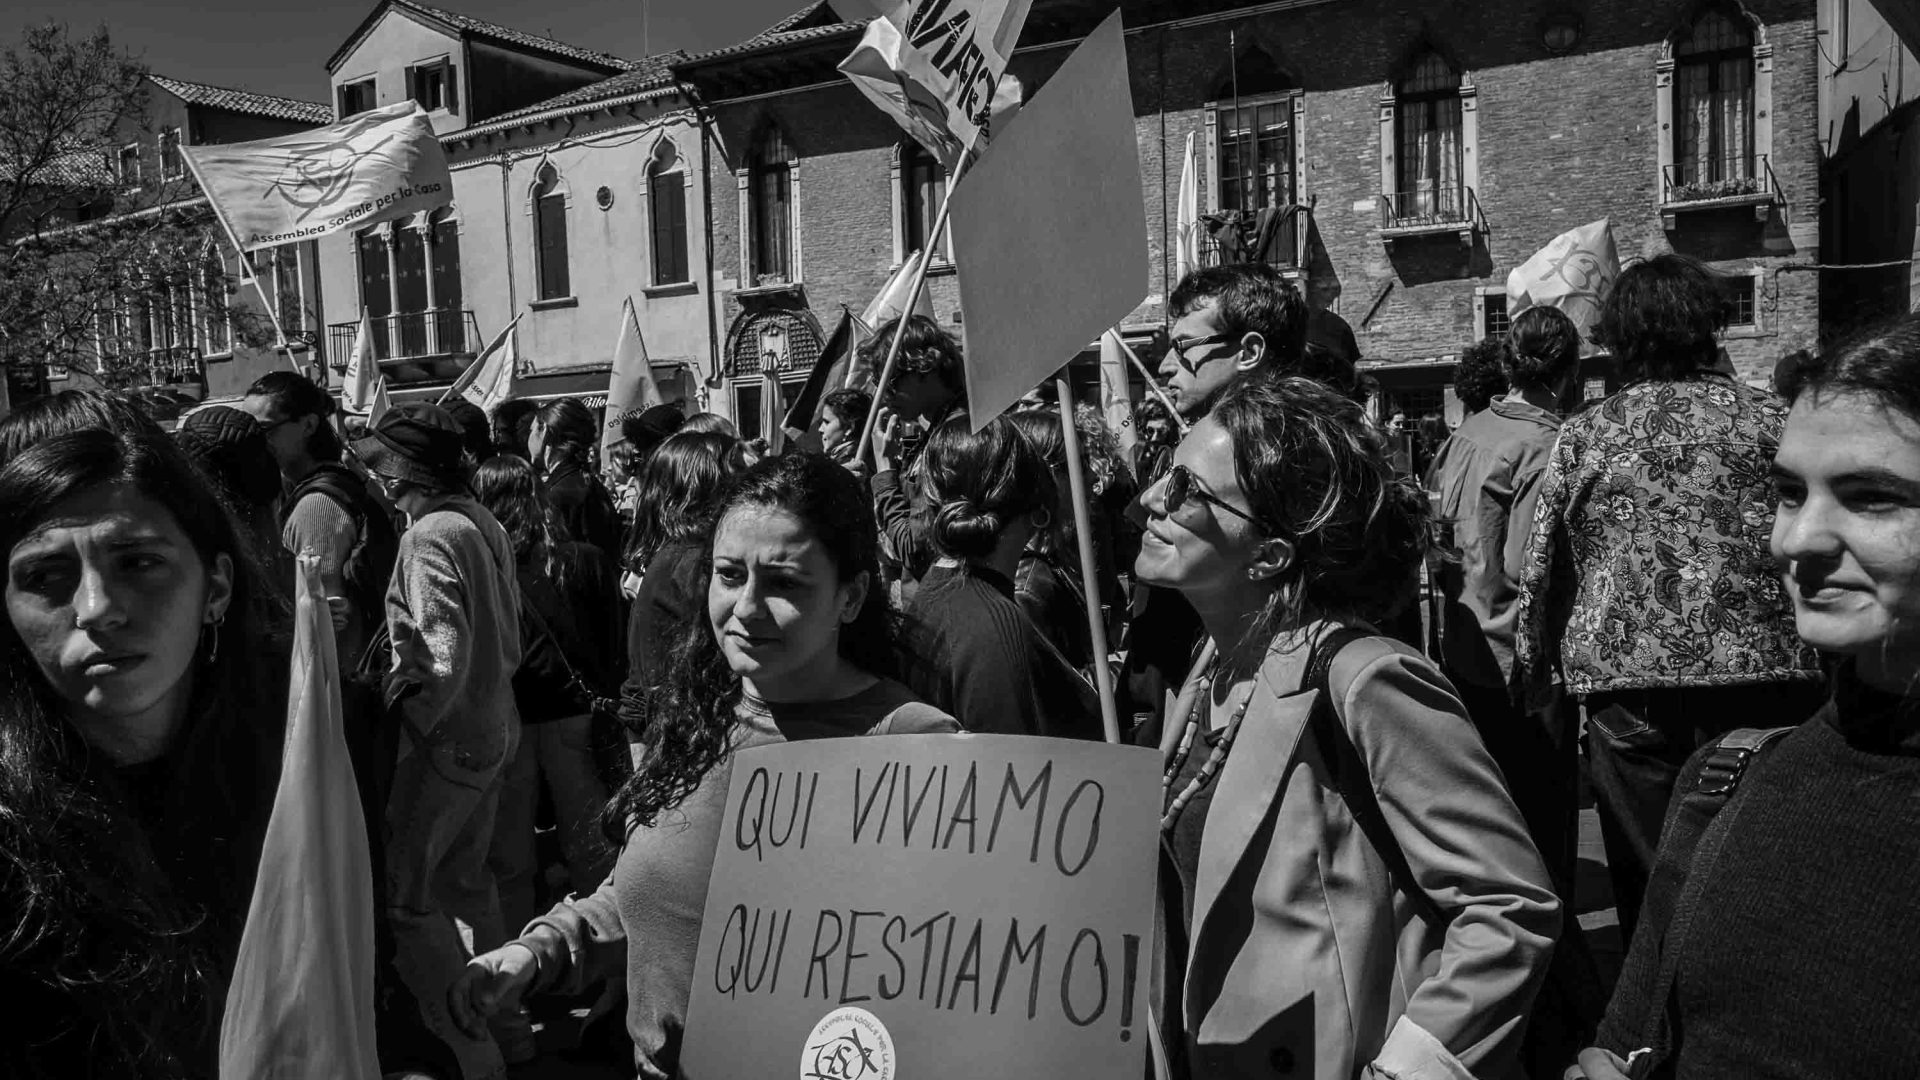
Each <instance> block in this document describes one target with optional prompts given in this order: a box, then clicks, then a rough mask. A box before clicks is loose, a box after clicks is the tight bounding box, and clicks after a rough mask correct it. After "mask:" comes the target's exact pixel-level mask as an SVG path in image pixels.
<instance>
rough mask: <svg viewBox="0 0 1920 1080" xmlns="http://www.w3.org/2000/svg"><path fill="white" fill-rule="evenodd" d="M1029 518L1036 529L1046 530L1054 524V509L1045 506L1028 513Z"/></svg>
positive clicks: (1038, 530) (1037, 530) (1039, 530)
mask: <svg viewBox="0 0 1920 1080" xmlns="http://www.w3.org/2000/svg"><path fill="white" fill-rule="evenodd" d="M1027 520H1028V521H1031V522H1033V528H1034V531H1036V532H1045V531H1046V530H1047V529H1049V528H1051V527H1052V526H1053V511H1051V510H1049V509H1047V508H1046V507H1044V506H1043V507H1041V508H1040V509H1038V510H1035V511H1034V512H1033V513H1031V514H1029V515H1027Z"/></svg>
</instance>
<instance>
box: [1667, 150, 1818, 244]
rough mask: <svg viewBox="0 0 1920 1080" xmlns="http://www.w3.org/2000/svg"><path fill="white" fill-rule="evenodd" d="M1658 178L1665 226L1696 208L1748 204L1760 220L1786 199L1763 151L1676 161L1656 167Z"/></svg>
mask: <svg viewBox="0 0 1920 1080" xmlns="http://www.w3.org/2000/svg"><path fill="white" fill-rule="evenodd" d="M1660 179H1661V184H1660V216H1661V219H1662V220H1663V221H1664V222H1665V224H1666V227H1667V228H1669V229H1671V228H1673V227H1674V224H1675V221H1676V218H1677V216H1678V215H1679V214H1681V213H1685V212H1689V211H1699V210H1727V209H1741V208H1745V207H1751V208H1752V209H1753V216H1754V219H1755V220H1757V221H1762V222H1764V221H1766V220H1767V218H1768V217H1770V216H1771V215H1772V213H1773V208H1774V207H1775V206H1784V205H1785V204H1786V201H1787V197H1786V193H1785V192H1783V191H1782V190H1781V189H1780V180H1779V178H1778V177H1776V176H1775V175H1774V174H1773V164H1772V163H1771V162H1769V161H1768V160H1767V155H1765V154H1751V155H1736V156H1733V157H1727V158H1719V159H1715V160H1710V161H1706V162H1699V161H1676V162H1674V163H1673V164H1671V165H1667V166H1665V167H1664V168H1662V169H1661V170H1660Z"/></svg>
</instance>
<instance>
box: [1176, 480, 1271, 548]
mask: <svg viewBox="0 0 1920 1080" xmlns="http://www.w3.org/2000/svg"><path fill="white" fill-rule="evenodd" d="M1188 499H1198V500H1199V501H1201V502H1203V503H1206V504H1207V505H1208V506H1212V507H1217V508H1219V509H1221V510H1225V511H1226V512H1227V513H1229V514H1232V515H1233V516H1234V517H1237V518H1239V519H1240V520H1241V521H1244V522H1246V523H1247V524H1249V525H1252V526H1253V527H1254V528H1256V529H1260V530H1261V531H1263V532H1264V531H1266V526H1265V525H1262V524H1261V523H1260V519H1259V518H1256V517H1254V516H1253V515H1252V514H1249V513H1247V512H1246V511H1245V510H1242V509H1240V508H1239V507H1237V506H1235V505H1233V504H1232V503H1229V502H1227V501H1226V500H1225V499H1222V498H1221V497H1219V496H1218V495H1211V494H1208V493H1207V492H1204V491H1201V490H1200V488H1199V485H1197V484H1195V483H1194V482H1193V471H1192V470H1191V469H1188V468H1187V467H1186V466H1185V465H1175V466H1174V467H1173V468H1171V469H1169V470H1167V488H1166V491H1165V492H1163V493H1162V495H1161V500H1162V501H1163V502H1164V503H1165V504H1166V507H1167V513H1169V514H1173V513H1177V512H1178V511H1179V510H1180V508H1181V507H1182V506H1185V505H1186V504H1187V500H1188Z"/></svg>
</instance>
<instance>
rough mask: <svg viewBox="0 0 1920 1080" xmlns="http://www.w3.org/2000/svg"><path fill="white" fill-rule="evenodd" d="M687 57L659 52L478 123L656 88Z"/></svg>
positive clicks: (671, 81) (668, 82) (663, 84)
mask: <svg viewBox="0 0 1920 1080" xmlns="http://www.w3.org/2000/svg"><path fill="white" fill-rule="evenodd" d="M686 58H687V54H686V53H684V52H679V51H675V52H670V53H660V54H659V55H656V56H649V57H647V58H646V59H644V60H641V61H638V62H637V63H636V65H635V66H634V68H633V69H632V70H631V71H623V72H621V73H620V74H618V75H615V76H613V77H611V78H607V79H602V80H600V81H599V82H597V83H589V84H587V85H586V86H582V87H577V88H575V89H573V90H569V91H567V92H566V93H564V94H561V95H559V96H558V97H551V98H548V99H547V100H545V101H538V102H535V103H533V104H532V105H528V106H526V107H525V108H521V109H514V110H513V111H512V112H506V113H501V114H500V115H499V116H496V117H493V118H492V119H490V120H488V121H486V123H485V124H484V125H481V126H492V125H494V124H498V123H501V122H502V121H506V120H516V119H519V118H521V117H527V116H537V115H539V114H541V113H549V112H557V111H565V110H570V109H576V108H580V107H582V106H586V105H592V104H593V103H595V102H598V101H610V100H612V99H614V98H620V97H626V96H627V95H629V94H638V93H641V92H643V91H646V90H655V89H659V88H662V87H668V86H672V85H674V78H673V65H674V64H677V63H679V62H680V61H682V60H685V59H686Z"/></svg>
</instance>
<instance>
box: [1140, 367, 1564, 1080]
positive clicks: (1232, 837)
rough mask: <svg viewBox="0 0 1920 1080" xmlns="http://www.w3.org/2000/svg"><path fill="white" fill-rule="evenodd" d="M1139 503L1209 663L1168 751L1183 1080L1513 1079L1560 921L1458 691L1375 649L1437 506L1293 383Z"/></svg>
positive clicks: (1252, 406) (1309, 387)
mask: <svg viewBox="0 0 1920 1080" xmlns="http://www.w3.org/2000/svg"><path fill="white" fill-rule="evenodd" d="M1143 498H1144V502H1145V505H1146V508H1147V510H1148V512H1149V515H1150V516H1149V518H1148V521H1147V536H1146V539H1145V541H1144V542H1143V543H1142V546H1141V550H1140V557H1139V559H1138V561H1137V562H1136V564H1135V565H1136V569H1137V570H1138V572H1139V574H1140V577H1141V578H1142V579H1143V580H1146V581H1149V582H1152V583H1154V584H1157V585H1162V586H1167V587H1170V588H1174V589H1178V590H1179V591H1180V592H1181V593H1182V594H1183V595H1184V596H1185V597H1186V598H1187V600H1188V601H1190V602H1191V603H1192V604H1193V606H1194V608H1195V610H1197V611H1198V612H1199V613H1200V618H1201V620H1202V622H1203V623H1204V624H1205V626H1206V631H1207V637H1208V640H1209V646H1208V648H1207V649H1206V650H1205V652H1204V653H1203V654H1202V659H1201V661H1200V662H1199V663H1198V664H1196V665H1195V667H1194V670H1193V672H1192V674H1191V675H1190V676H1189V677H1188V681H1187V685H1186V686H1185V687H1184V688H1183V690H1182V691H1181V696H1180V703H1181V708H1178V709H1177V710H1176V713H1175V714H1174V715H1171V716H1170V717H1169V721H1168V731H1167V733H1166V741H1165V749H1166V751H1167V753H1168V764H1167V768H1166V786H1165V792H1164V797H1165V802H1164V813H1163V815H1162V818H1161V872H1160V883H1161V899H1162V903H1161V911H1162V917H1163V919H1164V924H1163V926H1162V928H1161V929H1162V932H1161V935H1160V941H1161V942H1162V943H1163V948H1164V949H1165V950H1166V951H1165V953H1164V955H1163V957H1162V970H1163V971H1164V972H1165V975H1166V981H1165V983H1164V984H1163V985H1161V986H1157V987H1155V988H1154V989H1155V991H1156V999H1157V1000H1156V1015H1157V1016H1158V1017H1159V1019H1160V1022H1161V1029H1160V1030H1161V1033H1162V1036H1163V1038H1162V1045H1163V1046H1164V1049H1165V1051H1166V1053H1167V1056H1168V1058H1169V1066H1170V1068H1171V1069H1172V1075H1173V1076H1176V1077H1222V1078H1224V1077H1240V1076H1253V1075H1272V1074H1273V1073H1274V1071H1276V1070H1277V1071H1281V1072H1298V1074H1299V1075H1303V1076H1304V1075H1311V1076H1313V1077H1316V1078H1319V1080H1352V1078H1353V1077H1355V1076H1364V1077H1368V1078H1376V1077H1377V1078H1381V1080H1386V1078H1391V1077H1405V1076H1422V1077H1427V1076H1432V1077H1450V1078H1451V1077H1468V1076H1474V1077H1482V1078H1501V1077H1510V1076H1513V1075H1514V1074H1515V1071H1516V1068H1517V1065H1518V1061H1517V1054H1518V1050H1519V1046H1520V1040H1521V1035H1522V1028H1523V1027H1524V1025H1525V1020H1526V1016H1527V1011H1528V1007H1529V1006H1530V1004H1531V1003H1532V1000H1533V996H1534V993H1535V991H1536V989H1537V988H1538V986H1539V982H1540V977H1541V975H1542V973H1543V972H1544V971H1545V970H1546V965H1547V959H1548V955H1549V954H1550V952H1551V950H1552V947H1553V942H1554V938H1555V935H1556V934H1557V933H1558V931H1559V924H1560V917H1559V913H1560V904H1559V901H1558V900H1556V899H1555V898H1554V895H1553V891H1552V887H1551V886H1550V884H1549V882H1548V879H1547V874H1546V870H1545V868H1544V867H1543V866H1542V865H1541V862H1540V856H1539V855H1538V854H1537V853H1536V852H1535V850H1534V847H1533V844H1532V842H1531V841H1530V840H1529V839H1528V838H1527V830H1526V825H1525V823H1524V822H1523V821H1522V819H1521V817H1520V812H1519V811H1518V810H1517V809H1516V808H1515V807H1514V805H1513V801H1512V799H1510V798H1509V797H1508V795H1507V792H1506V788H1505V786H1504V785H1503V784H1502V782H1501V778H1500V772H1499V770H1498V769H1497V768H1496V767H1495V766H1494V763H1493V759H1492V758H1491V757H1489V756H1488V754H1487V752H1486V750H1485V749H1484V748H1483V747H1482V746H1481V744H1480V740H1479V738H1478V737H1477V736H1476V735H1475V733H1474V730H1473V725H1472V723H1471V722H1470V721H1469V720H1468V719H1467V716H1466V713H1465V710H1464V709H1462V708H1461V705H1460V703H1459V700H1458V699H1457V698H1455V697H1454V694H1453V690H1452V688H1451V687H1450V686H1448V684H1447V681H1446V679H1445V678H1443V677H1442V676H1441V675H1440V673H1439V671H1438V670H1436V669H1435V668H1434V666H1433V665H1432V664H1431V663H1430V662H1428V661H1427V660H1426V658H1424V657H1422V656H1421V655H1419V654H1418V653H1416V652H1414V651H1413V650H1411V649H1409V648H1407V647H1406V646H1404V645H1401V644H1400V643H1398V642H1396V641H1394V640H1392V639H1390V638H1386V637H1382V636H1380V635H1379V634H1378V633H1377V632H1375V631H1374V629H1373V626H1372V623H1371V620H1372V619H1373V618H1375V617H1377V615H1378V613H1379V612H1380V611H1381V610H1383V609H1385V608H1387V607H1389V606H1391V605H1392V604H1393V602H1394V601H1395V600H1396V599H1397V598H1398V595H1399V592H1400V589H1401V582H1403V581H1404V580H1405V578H1406V575H1407V573H1408V571H1409V570H1410V569H1412V568H1413V567H1415V566H1417V565H1418V563H1419V560H1420V559H1421V558H1422V555H1423V551H1424V547H1425V543H1424V530H1425V516H1424V511H1423V503H1422V501H1421V500H1420V499H1419V497H1418V495H1417V494H1416V493H1413V492H1411V491H1409V490H1406V489H1404V488H1403V485H1402V484H1401V483H1400V482H1398V481H1395V480H1394V479H1393V478H1392V476H1391V474H1390V470H1389V466H1388V464H1387V462H1386V459H1385V457H1384V455H1383V454H1382V452H1381V448H1380V446H1379V443H1378V438H1377V437H1376V436H1375V435H1374V434H1373V432H1372V429H1371V428H1370V427H1369V425H1368V424H1367V422H1366V420H1365V419H1364V417H1363V416H1362V415H1361V412H1360V408H1359V406H1358V405H1356V404H1354V403H1353V402H1352V401H1351V400H1349V399H1347V398H1346V397H1344V396H1342V395H1340V394H1338V393H1336V392H1334V391H1332V390H1329V389H1327V388H1326V387H1324V386H1322V385H1320V384H1319V383H1315V382H1312V381H1310V380H1307V379H1300V378H1287V379H1276V380H1257V381H1252V382H1247V383H1242V384H1239V385H1237V386H1235V387H1234V388H1231V389H1229V390H1228V391H1227V392H1226V394H1225V395H1224V396H1223V397H1222V398H1221V400H1220V402H1219V403H1218V404H1217V405H1216V406H1215V407H1214V410H1213V412H1212V413H1210V414H1209V415H1208V416H1207V417H1206V418H1205V419H1203V420H1202V421H1201V422H1200V423H1198V424H1196V425H1194V428H1193V430H1192V431H1191V433H1189V434H1188V435H1187V437H1186V438H1185V439H1184V440H1182V442H1181V444H1180V447H1179V450H1178V451H1177V452H1176V454H1175V456H1174V464H1173V467H1172V469H1171V470H1170V471H1169V472H1168V474H1167V475H1166V476H1165V477H1164V478H1162V479H1161V480H1160V481H1158V482H1157V483H1156V484H1155V485H1154V486H1153V487H1151V488H1150V489H1148V491H1147V492H1146V494H1145V496H1144V497H1143ZM1188 706H1190V708H1188Z"/></svg>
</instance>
